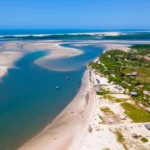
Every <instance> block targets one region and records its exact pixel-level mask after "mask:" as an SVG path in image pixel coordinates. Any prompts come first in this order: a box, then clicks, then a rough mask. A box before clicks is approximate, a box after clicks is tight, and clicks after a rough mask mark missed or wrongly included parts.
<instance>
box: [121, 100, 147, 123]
mask: <svg viewBox="0 0 150 150" xmlns="http://www.w3.org/2000/svg"><path fill="white" fill-rule="evenodd" d="M121 106H122V107H123V108H124V109H125V110H126V114H127V115H128V116H129V117H130V118H131V119H132V120H133V121H134V122H149V121H150V113H148V112H147V111H146V110H143V109H140V108H138V107H136V106H134V105H132V104H129V103H127V102H124V103H122V104H121Z"/></svg>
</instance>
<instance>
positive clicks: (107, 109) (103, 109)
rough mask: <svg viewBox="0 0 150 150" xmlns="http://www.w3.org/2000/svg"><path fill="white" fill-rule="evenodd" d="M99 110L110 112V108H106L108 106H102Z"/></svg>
mask: <svg viewBox="0 0 150 150" xmlns="http://www.w3.org/2000/svg"><path fill="white" fill-rule="evenodd" d="M101 111H103V112H105V113H106V112H111V110H110V109H109V108H108V107H104V108H101Z"/></svg>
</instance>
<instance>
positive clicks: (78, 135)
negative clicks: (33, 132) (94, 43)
mask: <svg viewBox="0 0 150 150" xmlns="http://www.w3.org/2000/svg"><path fill="white" fill-rule="evenodd" d="M87 92H89V99H88V100H86V99H85V96H86V94H87ZM95 109H96V102H95V94H94V92H93V89H91V84H90V81H89V75H88V69H87V70H86V71H85V73H84V75H83V78H82V85H81V87H80V90H79V92H78V93H77V95H76V96H75V98H74V99H73V100H72V101H71V103H70V104H69V105H68V106H67V107H66V108H65V109H64V110H63V111H62V112H61V113H60V114H59V115H58V116H57V117H56V118H55V119H54V120H53V121H52V123H50V124H49V125H48V126H47V127H46V128H45V129H44V130H43V131H41V132H40V133H39V134H38V135H37V136H35V137H34V138H33V139H31V140H30V141H29V142H27V143H25V144H24V145H23V146H22V147H20V148H19V149H18V150H41V149H44V150H49V149H56V150H59V149H61V150H77V149H78V147H79V144H81V141H82V138H83V137H84V135H85V133H86V131H87V129H88V126H89V124H90V123H91V120H93V117H94V113H95Z"/></svg>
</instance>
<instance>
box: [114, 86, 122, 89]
mask: <svg viewBox="0 0 150 150" xmlns="http://www.w3.org/2000/svg"><path fill="white" fill-rule="evenodd" d="M114 88H116V89H118V90H122V87H121V86H119V85H116V86H115V87H114Z"/></svg>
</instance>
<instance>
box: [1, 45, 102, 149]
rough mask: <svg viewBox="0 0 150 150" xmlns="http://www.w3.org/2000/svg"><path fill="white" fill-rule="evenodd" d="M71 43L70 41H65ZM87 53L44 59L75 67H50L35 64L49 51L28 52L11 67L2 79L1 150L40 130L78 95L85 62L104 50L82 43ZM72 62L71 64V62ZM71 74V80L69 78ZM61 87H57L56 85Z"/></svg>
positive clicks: (19, 142)
mask: <svg viewBox="0 0 150 150" xmlns="http://www.w3.org/2000/svg"><path fill="white" fill-rule="evenodd" d="M66 46H70V45H66ZM80 49H82V50H83V51H84V54H83V55H81V56H77V57H72V58H68V59H69V60H68V59H60V60H57V61H56V60H55V61H54V62H52V64H49V63H51V62H50V61H48V62H47V63H46V62H45V65H47V66H48V65H51V66H52V67H56V68H59V67H60V68H61V67H65V68H70V67H72V68H74V66H75V68H76V66H77V68H76V69H75V70H74V69H73V70H74V71H65V72H60V71H50V70H47V69H44V68H42V67H39V66H37V65H36V64H34V63H33V62H34V60H36V59H37V58H40V57H42V56H44V55H46V54H47V52H46V51H44V52H43V51H40V52H36V53H32V54H28V55H26V56H24V57H23V58H22V59H20V60H19V61H18V62H17V63H16V67H17V68H16V69H10V70H9V71H8V75H6V76H5V77H4V78H3V80H2V81H3V82H2V83H0V150H6V149H7V150H16V149H17V148H18V147H19V146H20V145H22V144H24V143H25V142H26V141H28V140H29V139H31V137H33V136H35V135H36V134H37V133H39V132H40V131H41V130H42V129H43V128H44V127H45V126H46V125H47V124H48V123H50V121H51V120H52V119H53V118H54V117H55V116H56V115H57V114H58V113H60V112H61V111H62V110H63V109H64V108H65V107H66V106H67V104H68V103H69V102H70V101H71V100H72V99H73V97H75V95H76V94H77V92H78V90H79V88H80V83H81V82H80V81H81V78H82V75H83V73H84V70H85V68H86V67H85V64H86V63H87V62H88V61H90V60H92V59H94V58H95V57H97V56H98V55H99V54H100V53H102V48H96V47H93V46H87V47H80ZM68 64H69V65H68ZM67 76H69V77H70V80H66V77H67ZM57 85H58V86H59V87H60V90H56V86H57Z"/></svg>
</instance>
